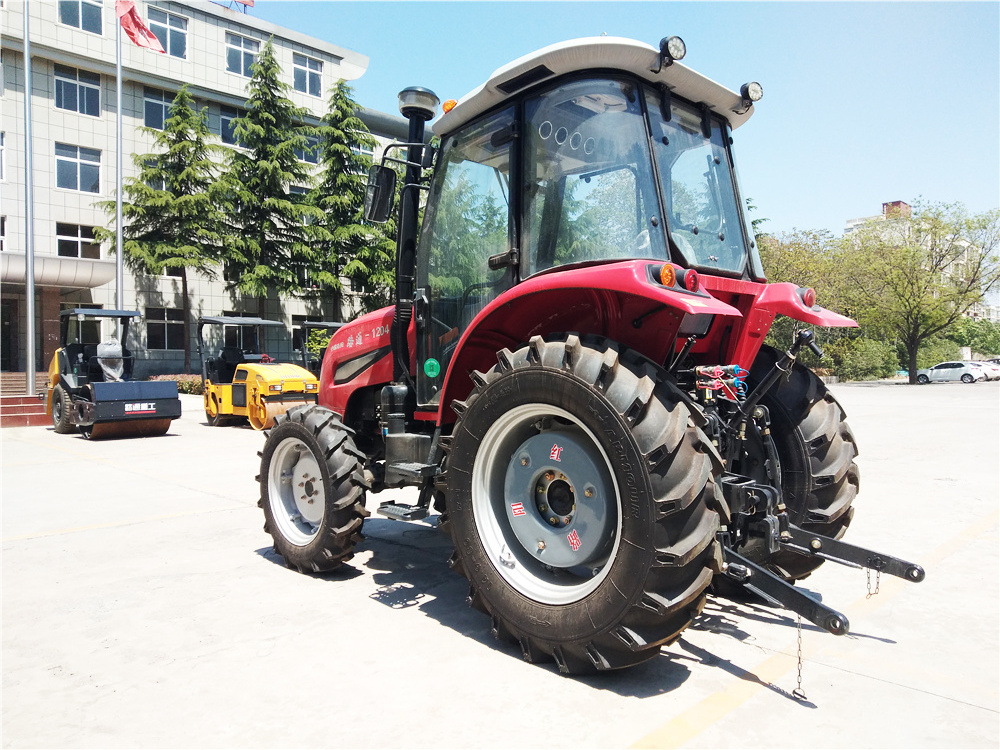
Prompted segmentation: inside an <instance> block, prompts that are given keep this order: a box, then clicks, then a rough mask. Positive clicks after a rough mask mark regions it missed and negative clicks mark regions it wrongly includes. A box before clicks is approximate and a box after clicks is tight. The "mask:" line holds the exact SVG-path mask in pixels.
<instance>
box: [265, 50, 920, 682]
mask: <svg viewBox="0 0 1000 750" xmlns="http://www.w3.org/2000/svg"><path fill="white" fill-rule="evenodd" d="M683 56H684V43H683V42H682V41H681V40H680V39H679V38H678V37H669V38H667V39H664V40H663V41H662V42H661V43H660V47H659V49H657V48H654V47H652V46H650V45H647V44H643V43H640V42H636V41H631V40H626V39H617V38H612V37H599V38H591V39H580V40H576V41H571V42H565V43H562V44H557V45H554V46H551V47H547V48H545V49H543V50H541V51H539V52H536V53H533V54H531V55H528V56H526V57H523V58H521V59H519V60H516V61H515V62H513V63H510V64H509V65H506V66H504V67H502V68H500V69H499V70H497V71H496V72H495V73H494V74H493V75H492V77H491V78H490V79H489V80H488V81H487V82H486V83H485V84H483V85H482V86H481V87H479V88H478V89H476V90H475V91H473V92H472V93H471V94H469V95H467V96H466V97H465V98H463V99H462V100H461V101H459V102H457V103H455V102H446V103H445V105H444V111H445V114H444V115H443V116H442V117H441V118H440V119H439V120H437V122H436V123H435V124H434V133H435V135H436V136H437V137H438V138H439V139H440V141H439V144H438V143H435V145H434V146H431V145H429V144H428V143H427V142H426V140H425V137H424V123H425V122H426V121H427V120H430V119H431V118H432V117H433V116H434V114H435V110H436V107H437V104H438V100H437V97H436V96H435V95H434V94H433V93H432V92H430V91H427V90H426V89H420V88H411V89H406V90H404V91H403V92H402V93H401V94H400V109H401V111H402V113H403V115H404V116H405V117H407V118H408V119H409V123H410V125H409V127H410V131H409V138H408V143H401V144H394V146H395V147H397V148H398V149H399V150H400V151H401V152H402V153H403V156H402V157H401V158H398V159H393V158H388V157H387V158H384V159H383V162H382V164H381V165H378V166H375V167H373V168H372V170H371V173H370V175H369V185H368V194H367V200H366V215H367V217H368V218H369V219H370V220H373V221H384V220H385V219H386V218H387V217H388V216H389V213H390V211H391V210H392V206H393V203H394V195H395V193H396V189H395V188H396V185H395V178H396V171H395V170H394V169H393V168H392V167H391V166H389V165H388V164H387V162H397V163H400V164H402V165H404V166H405V179H404V185H403V187H402V189H401V191H400V198H399V203H400V207H399V224H398V225H399V236H398V248H397V249H398V252H397V265H396V290H395V305H393V306H392V307H388V308H385V309H383V310H379V311H377V312H374V313H371V314H368V315H364V316H362V317H360V318H358V319H357V320H355V321H353V322H351V323H348V324H347V325H344V326H343V327H342V328H340V329H339V330H338V331H337V332H336V333H335V334H334V336H333V338H332V339H331V341H330V344H329V347H328V349H327V351H326V355H325V357H324V359H323V364H322V369H321V373H320V393H319V403H318V405H308V406H300V407H296V408H294V409H292V410H290V411H289V412H288V413H287V414H286V415H284V416H282V417H279V418H278V419H277V420H276V424H275V427H274V428H273V429H272V430H271V431H270V433H269V435H268V438H267V443H266V445H265V448H264V451H263V453H262V459H261V471H260V477H259V481H260V488H261V500H260V506H261V507H262V508H263V510H264V515H265V519H266V523H265V527H264V528H265V530H266V531H267V532H269V533H270V534H271V535H272V537H273V539H274V546H275V549H276V551H277V552H279V553H280V554H281V555H282V556H283V557H284V560H285V562H286V564H287V565H288V566H289V567H292V568H296V569H298V570H300V571H302V572H307V573H309V572H321V571H327V570H331V569H333V568H335V567H337V566H338V565H340V564H341V563H342V562H343V561H345V560H347V559H349V558H350V557H351V554H352V550H353V549H354V547H355V545H356V544H357V542H358V541H359V540H360V539H361V528H362V524H363V522H364V519H365V517H366V516H368V512H367V510H366V509H365V498H366V495H367V493H369V492H379V491H381V490H384V489H387V488H398V487H414V488H417V489H418V490H419V493H415V494H416V502H415V504H412V505H411V504H400V503H396V502H386V503H383V504H382V505H381V506H380V507H379V508H378V512H379V513H381V514H383V515H385V516H388V517H390V518H394V519H398V520H402V521H408V520H417V519H422V518H425V517H426V516H427V515H428V513H429V512H430V511H431V509H432V508H433V509H434V510H436V511H438V513H439V514H440V515H439V516H438V519H437V522H438V526H439V527H440V528H442V529H444V530H446V531H447V532H448V533H450V534H451V537H452V540H453V541H454V545H455V552H454V555H453V557H452V560H451V563H452V565H453V567H454V569H455V570H457V571H458V572H460V573H461V574H462V575H464V576H465V577H466V578H468V580H469V583H470V587H471V590H470V594H469V601H470V602H471V604H472V606H474V607H476V608H478V609H480V610H482V611H484V612H485V613H487V614H488V615H489V616H490V617H491V618H492V628H493V632H494V634H495V635H497V636H498V637H499V638H501V639H504V640H509V641H511V642H513V643H516V644H519V645H520V648H521V650H522V653H523V654H524V658H525V659H527V660H528V661H532V662H534V661H542V660H554V661H555V662H556V663H557V665H558V667H559V669H560V671H563V672H568V673H583V672H590V671H595V670H607V669H617V668H622V667H627V666H630V665H633V664H637V663H639V662H641V661H644V660H646V659H649V658H651V657H652V656H654V655H655V654H657V653H658V651H659V649H660V646H661V645H664V644H669V643H670V642H672V641H673V640H675V639H676V638H677V637H678V635H679V633H680V632H681V631H682V630H683V629H684V628H685V627H686V626H687V625H688V624H689V623H690V622H691V621H692V619H693V618H694V617H695V616H697V614H698V613H699V612H700V611H701V609H702V607H703V605H704V602H705V597H706V595H707V593H708V592H709V591H710V590H713V591H715V592H716V593H722V594H726V593H730V594H731V593H732V592H739V591H750V592H753V593H755V594H757V595H759V596H762V597H763V598H764V599H765V600H767V601H769V602H770V603H772V604H780V605H783V606H785V607H787V608H789V609H791V610H793V611H795V612H798V613H799V614H801V615H802V616H803V617H806V618H807V619H809V620H810V621H812V622H814V623H816V624H817V625H819V626H820V627H822V628H825V629H826V630H828V631H830V632H833V633H836V634H842V633H845V632H847V628H848V623H847V618H845V617H844V616H843V615H842V614H840V613H838V612H836V611H835V610H833V609H831V608H829V607H828V606H826V605H825V604H823V603H821V602H818V601H815V600H814V598H812V597H810V596H808V595H807V594H805V593H803V592H802V590H801V589H799V588H796V587H795V586H793V585H791V583H792V582H794V581H796V580H798V579H802V578H804V577H806V576H807V575H809V573H810V572H812V571H813V570H814V569H815V568H816V567H818V566H819V565H820V564H821V563H822V562H823V561H824V560H830V559H832V560H836V561H839V562H844V563H846V564H849V565H854V566H855V567H869V568H873V569H875V570H878V571H879V572H880V573H885V574H892V575H898V576H901V577H903V578H905V579H907V580H911V581H919V580H921V579H922V578H923V577H924V572H923V570H922V569H921V568H920V566H918V565H914V564H912V563H908V562H904V561H901V560H897V559H895V558H892V557H889V556H887V555H883V554H877V553H875V552H871V551H868V550H864V549H861V548H859V547H855V546H853V545H848V544H845V543H843V542H840V541H838V540H839V539H840V537H842V536H843V534H844V531H845V530H846V528H847V527H848V525H849V524H850V522H851V516H852V514H853V510H854V509H853V508H852V502H853V500H854V497H855V495H856V494H857V491H858V481H859V480H858V468H857V466H856V465H855V463H854V457H855V456H856V455H857V448H856V446H855V442H854V436H853V435H852V434H851V430H850V428H849V427H848V426H847V423H846V422H845V421H844V413H843V409H842V408H841V407H840V405H839V404H838V403H837V401H836V400H835V399H834V397H833V396H832V395H831V394H830V393H829V392H828V391H827V389H826V387H825V386H824V384H823V383H822V382H821V381H820V379H819V378H818V377H816V375H814V374H813V373H812V371H810V370H809V369H808V368H806V367H804V366H802V365H801V364H799V363H797V362H796V358H797V354H798V352H799V350H800V349H801V347H803V346H807V347H811V348H812V349H814V350H815V351H817V352H818V349H817V348H816V345H815V343H814V342H813V340H812V332H811V331H810V330H801V331H799V332H797V333H796V335H795V338H794V340H793V341H792V342H791V343H790V346H789V348H788V350H787V351H784V352H782V351H778V350H775V349H772V348H769V347H766V346H763V345H762V342H763V339H764V336H765V335H766V334H767V332H768V329H769V328H770V326H771V324H772V322H773V321H774V318H775V316H776V315H786V316H789V317H791V318H794V319H795V320H798V321H802V322H803V323H806V324H810V325H816V326H854V325H856V324H855V323H854V321H852V320H850V319H848V318H845V317H843V316H841V315H838V314H836V313H833V312H831V311H829V310H825V309H823V308H822V307H819V306H817V305H816V299H815V297H816V295H815V292H814V291H813V290H812V289H803V288H798V287H796V286H795V285H794V284H787V283H785V284H768V283H766V281H765V278H764V271H763V269H762V268H761V262H760V257H759V254H758V252H757V247H756V246H755V243H754V236H753V234H752V233H751V232H750V225H749V223H748V221H747V219H746V216H745V214H744V211H743V207H744V205H745V203H744V199H743V197H742V196H741V194H740V191H739V186H738V184H737V180H736V170H735V167H734V164H733V153H732V144H733V137H732V133H733V131H734V130H735V129H736V128H737V127H739V126H740V125H742V124H743V123H744V122H746V120H747V119H748V118H749V117H750V115H751V114H753V111H754V102H755V101H757V100H758V99H760V96H761V88H760V86H759V84H757V83H749V84H746V85H744V86H743V87H742V89H741V90H740V92H739V93H735V92H733V91H730V90H729V89H726V88H724V87H722V86H720V85H718V84H716V83H714V82H713V81H711V80H709V79H707V78H705V77H703V76H701V75H699V74H698V73H695V72H694V71H692V70H690V69H689V68H687V67H685V66H684V65H682V64H680V63H679V62H678V61H679V60H680V59H681V58H682V57H683ZM422 200H423V201H424V212H423V219H422V221H419V220H418V215H419V208H420V205H421V201H422Z"/></svg>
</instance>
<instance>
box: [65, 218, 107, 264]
mask: <svg viewBox="0 0 1000 750" xmlns="http://www.w3.org/2000/svg"><path fill="white" fill-rule="evenodd" d="M56 245H57V246H58V249H59V255H61V256H63V257H64V258H91V259H93V260H99V259H100V257H101V246H100V245H98V244H97V242H95V241H94V228H93V227H84V226H80V225H78V224H63V223H62V222H57V223H56Z"/></svg>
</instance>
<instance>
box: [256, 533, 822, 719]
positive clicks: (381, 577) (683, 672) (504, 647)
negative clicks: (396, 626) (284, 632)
mask: <svg viewBox="0 0 1000 750" xmlns="http://www.w3.org/2000/svg"><path fill="white" fill-rule="evenodd" d="M364 534H365V539H364V541H363V542H362V543H361V544H359V545H358V547H357V549H356V555H355V558H354V559H353V560H351V561H349V562H347V563H345V564H343V565H342V566H341V567H340V568H338V569H337V570H335V571H331V572H329V573H317V574H312V576H311V577H313V578H315V579H318V580H326V581H330V582H340V581H347V580H351V579H354V578H357V577H359V576H362V575H364V573H365V571H366V570H367V571H368V572H370V574H371V577H372V581H373V582H374V583H375V585H376V587H377V588H376V589H375V590H374V591H372V592H371V594H370V595H369V598H370V599H372V600H373V601H376V602H378V603H380V604H383V605H385V606H386V607H388V608H389V609H390V610H394V611H397V612H400V613H402V612H404V611H406V610H409V609H411V608H413V607H416V608H418V610H419V612H420V613H421V614H423V615H425V616H427V617H430V618H432V619H434V620H436V621H437V622H439V623H441V624H442V625H444V626H446V627H448V628H449V629H451V630H453V631H455V632H456V633H458V634H460V635H462V636H465V637H466V638H471V639H472V640H474V641H477V642H478V643H480V644H482V645H483V646H484V647H486V648H490V649H493V650H494V651H497V652H500V653H504V654H507V655H508V656H509V657H510V658H512V659H518V660H520V658H521V653H520V649H519V647H518V646H517V645H516V644H513V643H506V642H501V641H499V640H497V639H496V638H494V637H493V636H492V635H491V628H490V619H489V617H488V616H487V615H485V614H483V613H481V612H479V611H476V610H473V609H472V608H471V607H469V606H468V603H467V594H468V583H467V581H466V580H465V578H463V577H462V576H460V575H458V574H457V573H455V572H453V571H452V570H451V569H450V567H449V566H448V558H449V557H450V556H451V553H452V544H451V540H450V539H449V538H448V536H447V535H446V534H444V533H442V532H440V531H438V530H437V528H436V519H435V518H431V519H428V522H426V523H400V522H398V521H392V520H388V519H380V518H370V519H368V520H366V521H365V527H364ZM366 552H369V553H370V554H365V553H366ZM257 554H259V555H260V556H261V557H263V558H265V559H267V560H268V561H270V562H273V563H274V564H276V565H282V566H283V565H284V562H283V560H282V558H281V556H280V555H278V554H277V553H276V552H274V550H273V549H272V548H271V547H266V548H262V549H259V550H257ZM737 618H741V619H743V620H747V619H749V620H753V621H757V622H762V623H765V624H767V625H779V626H782V627H788V628H792V629H794V628H795V627H796V621H795V618H794V617H788V616H786V615H784V614H782V612H780V611H778V610H774V609H770V608H767V607H762V606H758V605H756V604H754V603H752V602H732V601H728V600H726V599H717V598H714V597H711V598H710V599H709V601H708V604H707V605H706V607H705V610H704V611H703V612H702V614H701V615H699V616H698V617H697V618H695V620H694V622H693V623H692V624H691V626H690V627H691V629H692V630H698V631H707V632H712V633H717V634H719V635H720V636H728V637H730V638H734V639H736V640H738V641H741V642H742V641H747V640H753V636H752V635H751V634H750V633H748V632H746V631H745V630H743V629H742V628H741V627H740V625H739V619H737ZM806 629H809V630H814V631H817V630H819V629H818V628H816V627H815V626H813V625H812V624H810V623H804V624H803V630H806ZM831 637H832V636H831ZM692 664H698V665H702V666H708V667H712V668H716V669H721V670H723V671H725V672H727V673H729V674H731V675H732V676H734V677H737V678H739V679H741V680H746V681H748V682H752V683H755V684H759V685H761V686H763V687H765V688H767V689H769V690H772V691H774V692H775V693H777V694H779V695H783V696H785V697H787V698H789V699H790V700H793V701H795V702H796V703H799V704H801V705H803V706H807V707H812V706H813V704H811V703H809V702H808V701H803V700H799V699H797V698H795V697H794V696H792V695H791V694H790V693H788V692H786V691H784V690H782V689H781V688H778V687H777V686H775V685H772V684H770V683H765V682H763V681H761V680H760V679H759V678H758V677H757V676H756V675H754V674H752V673H750V672H747V671H745V670H743V669H741V668H740V667H738V666H736V665H735V664H733V663H732V662H730V661H728V660H726V659H722V658H720V657H718V656H716V655H714V654H712V653H711V652H709V651H706V650H705V649H703V648H700V647H698V646H696V645H694V644H692V643H690V642H689V641H687V640H685V639H684V638H683V637H682V638H680V639H679V640H678V641H677V642H676V643H674V644H673V645H672V646H671V647H670V648H669V649H664V650H662V651H661V652H660V654H659V655H658V656H657V657H655V658H653V659H650V660H649V661H647V662H645V663H643V664H640V665H638V666H636V667H632V668H631V669H627V670H622V671H615V672H610V673H607V674H597V675H588V676H573V677H568V678H567V679H573V680H576V681H578V682H580V683H582V684H585V685H588V686H590V687H592V688H594V689H597V690H607V691H609V692H613V693H615V694H618V695H622V696H627V697H637V698H646V697H652V696H656V695H663V694H665V693H670V692H672V691H673V690H675V689H677V688H678V687H680V686H681V685H683V684H684V682H685V681H686V680H687V679H688V677H690V675H691V669H690V666H689V665H692ZM525 668H528V669H545V670H547V671H550V672H552V673H555V672H556V671H557V670H556V666H555V664H554V663H553V664H542V665H530V666H529V665H525Z"/></svg>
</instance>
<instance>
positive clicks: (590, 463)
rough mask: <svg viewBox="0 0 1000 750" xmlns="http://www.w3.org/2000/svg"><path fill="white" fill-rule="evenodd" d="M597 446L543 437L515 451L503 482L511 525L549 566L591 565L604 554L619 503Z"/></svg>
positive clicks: (529, 549) (549, 435)
mask: <svg viewBox="0 0 1000 750" xmlns="http://www.w3.org/2000/svg"><path fill="white" fill-rule="evenodd" d="M603 464H604V462H603V460H602V458H601V455H600V453H598V451H597V450H596V448H595V447H594V446H592V445H589V444H587V443H585V442H583V441H581V440H578V439H577V438H576V437H574V436H573V435H570V434H568V433H565V432H561V431H560V432H556V431H553V432H541V433H539V434H537V435H534V436H532V437H530V438H528V439H527V440H525V441H524V442H523V443H521V445H520V446H519V447H518V448H517V450H515V451H514V453H513V456H512V458H511V461H510V463H509V464H508V466H507V472H506V477H505V480H504V496H505V498H506V503H505V506H506V512H507V520H508V521H509V522H510V526H511V529H512V530H513V532H514V535H515V536H516V537H517V541H518V542H520V544H521V546H522V547H523V548H524V550H525V551H526V552H527V553H528V554H530V555H531V556H532V557H534V558H535V559H536V560H538V561H540V562H542V563H544V564H545V565H548V566H552V567H557V568H572V567H576V566H581V565H591V564H592V563H594V562H595V561H596V560H598V559H599V558H600V557H601V555H602V554H603V553H605V551H606V548H607V545H608V541H609V539H610V537H611V533H612V531H613V530H614V525H615V524H614V519H611V518H609V515H608V507H609V504H613V503H614V502H615V496H614V494H613V490H612V489H611V483H610V477H607V476H606V472H605V471H602V470H601V467H602V466H603Z"/></svg>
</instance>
